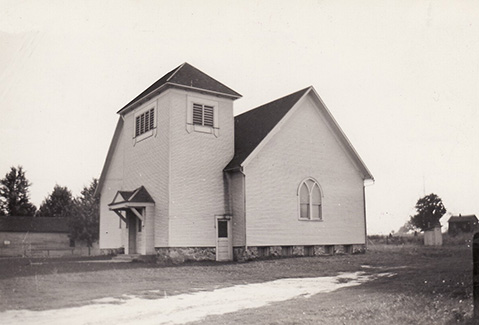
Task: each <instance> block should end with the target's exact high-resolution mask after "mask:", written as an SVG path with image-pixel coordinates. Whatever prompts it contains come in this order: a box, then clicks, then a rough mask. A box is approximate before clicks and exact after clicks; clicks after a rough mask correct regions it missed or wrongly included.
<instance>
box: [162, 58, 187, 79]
mask: <svg viewBox="0 0 479 325" xmlns="http://www.w3.org/2000/svg"><path fill="white" fill-rule="evenodd" d="M185 64H188V63H187V62H183V64H180V65H179V66H178V68H176V69H175V72H173V73H172V74H171V76H169V77H168V79H166V82H169V81H170V79H171V78H173V76H174V75H175V74H176V73H177V72H178V71H180V70H181V68H183V66H184V65H185Z"/></svg>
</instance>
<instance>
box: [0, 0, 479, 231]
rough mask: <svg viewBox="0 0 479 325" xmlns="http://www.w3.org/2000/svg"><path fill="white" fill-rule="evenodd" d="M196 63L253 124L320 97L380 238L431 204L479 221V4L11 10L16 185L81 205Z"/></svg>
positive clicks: (10, 145)
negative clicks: (169, 76) (360, 179)
mask: <svg viewBox="0 0 479 325" xmlns="http://www.w3.org/2000/svg"><path fill="white" fill-rule="evenodd" d="M185 61H186V62H188V63H190V64H192V65H194V66H195V67H197V68H199V69H200V70H202V71H204V72H205V73H207V74H209V75H210V76H212V77H213V78H215V79H217V80H219V81H221V82H223V83H224V84H226V85H228V86H229V87H231V88H233V89H234V90H236V91H238V92H239V93H241V94H242V95H243V98H242V99H240V100H238V101H236V102H235V111H236V112H237V113H239V112H242V111H245V110H249V109H251V108H254V107H256V106H258V105H261V104H264V103H266V102H269V101H271V100H273V99H276V98H279V97H281V96H284V95H287V94H289V93H291V92H294V91H297V90H299V89H302V88H305V87H307V86H310V85H313V86H314V87H315V89H316V90H317V91H318V93H319V95H320V96H321V97H322V99H323V100H324V102H325V103H326V105H327V106H328V108H329V109H330V110H331V112H332V113H333V115H334V117H335V118H336V120H337V121H338V122H339V124H340V125H341V127H342V129H343V130H344V132H345V133H346V135H347V136H348V137H349V139H350V140H351V142H352V143H353V145H354V147H355V148H356V150H357V151H358V152H359V154H360V156H361V157H362V158H363V160H364V161H365V163H366V165H367V166H368V167H369V169H370V170H371V172H372V173H373V175H374V177H375V179H376V183H375V185H374V186H369V187H367V192H366V194H367V213H368V231H369V233H389V231H391V230H397V229H398V228H399V227H400V226H401V225H402V224H403V223H404V222H405V221H406V220H408V218H409V216H410V215H412V214H414V212H415V211H414V205H415V203H416V201H417V199H418V198H419V197H421V196H422V195H423V194H424V193H426V194H429V193H431V192H434V193H436V194H438V195H439V196H440V197H441V198H442V199H443V202H444V204H445V206H446V208H447V209H448V211H449V212H451V213H453V214H458V213H462V214H470V213H474V214H477V215H479V199H478V198H479V149H478V139H479V129H478V124H479V115H478V102H479V2H477V1H418V0H411V1H407V0H398V1H355V0H350V1H307V0H302V1H296V2H294V1H286V0H284V1H279V0H275V1H224V0H214V1H213V0H211V1H4V0H0V121H1V124H0V177H3V176H4V175H5V174H6V173H7V172H8V171H9V169H10V167H11V166H16V165H22V166H23V167H24V168H25V170H26V172H27V177H28V179H29V180H30V181H31V182H32V183H33V185H32V186H31V198H32V201H33V203H34V204H36V205H37V206H38V205H39V204H40V203H41V201H42V200H43V199H44V198H45V197H46V196H47V195H48V193H50V192H51V191H52V189H53V186H54V185H55V184H56V183H57V184H59V185H62V186H67V187H68V188H70V189H71V190H72V192H73V194H74V195H78V194H79V192H80V190H81V188H82V187H83V186H84V185H88V184H89V183H90V181H91V179H92V178H93V177H99V175H100V172H101V169H102V166H103V163H104V160H105V157H106V153H107V150H108V146H109V144H110V141H111V138H112V136H113V131H114V127H115V125H116V120H117V115H116V111H117V110H119V109H120V108H121V107H123V106H124V105H125V104H126V103H127V102H129V101H130V100H131V99H132V98H134V97H135V96H136V95H138V94H139V93H140V92H141V91H143V90H144V89H145V88H147V87H148V86H150V85H151V84H152V83H153V82H155V81H156V80H157V79H159V78H160V77H161V76H163V75H164V74H165V73H167V72H168V71H170V70H171V69H173V68H175V67H176V66H178V65H179V64H181V63H183V62H185ZM446 219H447V218H444V219H443V220H442V221H443V224H445V222H446Z"/></svg>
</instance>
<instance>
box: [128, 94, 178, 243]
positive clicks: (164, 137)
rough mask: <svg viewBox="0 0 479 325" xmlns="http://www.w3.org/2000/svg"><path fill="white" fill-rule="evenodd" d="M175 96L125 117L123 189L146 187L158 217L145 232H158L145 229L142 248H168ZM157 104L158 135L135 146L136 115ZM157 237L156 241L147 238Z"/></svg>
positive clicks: (149, 221) (152, 217) (164, 97)
mask: <svg viewBox="0 0 479 325" xmlns="http://www.w3.org/2000/svg"><path fill="white" fill-rule="evenodd" d="M170 101H171V92H170V91H169V90H167V91H165V92H164V93H162V94H160V95H159V96H156V97H154V98H153V99H152V100H150V101H149V102H147V103H145V104H143V105H141V106H140V107H138V108H136V109H135V110H133V111H131V112H129V113H128V114H126V115H125V128H124V133H123V136H124V138H125V146H124V154H125V157H124V164H125V166H124V175H123V189H125V190H132V189H135V188H138V187H140V186H144V187H145V188H146V190H147V191H148V193H149V194H150V195H151V197H152V198H153V200H154V201H155V209H154V213H152V214H151V215H150V214H148V215H147V219H146V220H145V228H147V227H148V228H150V227H151V226H152V227H154V232H150V231H148V229H146V232H145V229H144V231H143V232H142V233H141V234H139V236H138V238H139V240H141V242H140V243H141V244H142V245H145V244H146V242H149V243H154V245H155V246H167V245H168V197H169V195H168V191H169V188H168V187H169V182H168V179H169V176H168V169H169V161H168V156H169V128H170V123H169V116H170ZM151 103H156V122H157V124H156V125H157V128H156V130H155V132H154V135H153V136H151V137H149V138H146V139H144V140H141V141H139V142H134V140H133V135H134V131H135V130H134V126H135V121H134V116H135V112H138V111H141V110H142V109H144V108H145V107H148V106H150V105H151ZM147 234H148V236H154V241H151V240H150V239H145V238H144V237H145V236H146V235H147ZM148 250H151V247H148Z"/></svg>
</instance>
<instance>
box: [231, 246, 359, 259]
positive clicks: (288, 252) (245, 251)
mask: <svg viewBox="0 0 479 325" xmlns="http://www.w3.org/2000/svg"><path fill="white" fill-rule="evenodd" d="M365 252H366V246H365V245H364V244H354V245H310V246H250V247H248V248H245V247H234V248H233V257H234V260H235V261H240V262H241V261H250V260H255V259H265V258H278V257H294V256H327V255H336V254H337V255H342V254H361V253H365Z"/></svg>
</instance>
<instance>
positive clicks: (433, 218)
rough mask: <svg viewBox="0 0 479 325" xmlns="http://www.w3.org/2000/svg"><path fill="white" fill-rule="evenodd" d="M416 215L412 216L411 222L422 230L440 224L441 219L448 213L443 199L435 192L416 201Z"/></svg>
mask: <svg viewBox="0 0 479 325" xmlns="http://www.w3.org/2000/svg"><path fill="white" fill-rule="evenodd" d="M416 211H417V213H416V215H414V216H412V217H411V224H412V225H413V226H414V227H416V228H418V229H420V230H421V231H424V230H427V229H429V228H431V227H434V226H437V225H440V223H439V219H441V217H442V216H443V215H444V214H446V208H445V207H444V204H442V200H441V198H440V197H439V196H437V195H436V194H434V193H431V194H429V195H426V196H425V197H423V198H420V199H419V200H418V201H417V203H416Z"/></svg>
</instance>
